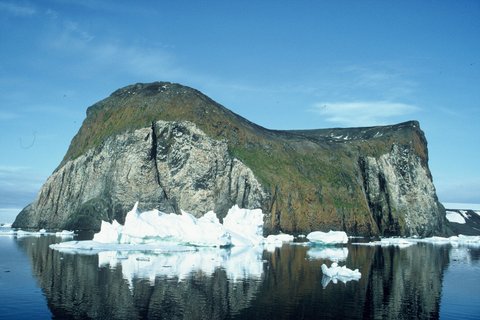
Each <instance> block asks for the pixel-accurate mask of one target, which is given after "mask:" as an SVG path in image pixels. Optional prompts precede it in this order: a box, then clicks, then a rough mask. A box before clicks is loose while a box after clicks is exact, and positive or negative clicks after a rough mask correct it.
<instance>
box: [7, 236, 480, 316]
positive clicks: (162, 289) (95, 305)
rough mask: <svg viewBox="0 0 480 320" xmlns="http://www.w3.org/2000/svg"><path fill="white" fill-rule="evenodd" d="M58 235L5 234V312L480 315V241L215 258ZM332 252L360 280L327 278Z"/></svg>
mask: <svg viewBox="0 0 480 320" xmlns="http://www.w3.org/2000/svg"><path fill="white" fill-rule="evenodd" d="M60 241H61V239H60V238H57V237H54V236H41V237H23V238H15V237H10V236H1V237H0V257H1V258H0V259H1V260H0V319H49V318H55V319H70V318H71V319H86V318H97V319H117V318H119V319H141V318H152V319H209V320H211V319H438V318H440V319H479V318H480V248H472V247H457V248H454V247H452V246H450V245H448V246H435V245H432V244H418V245H414V246H411V247H408V248H403V249H399V248H396V247H384V248H382V247H365V246H355V245H351V244H349V245H348V246H347V249H348V250H346V249H336V251H335V250H334V251H325V250H324V248H321V247H320V248H319V247H309V246H302V245H284V246H283V247H281V248H276V249H273V248H272V249H271V250H270V251H263V252H260V253H258V252H257V255H256V256H255V254H254V255H253V256H252V255H251V254H249V255H247V256H245V257H248V258H244V259H242V258H241V257H242V256H237V257H240V258H241V259H237V260H235V259H234V258H233V256H234V255H233V254H232V253H231V252H228V251H222V252H221V254H220V256H221V257H222V259H227V260H223V261H224V263H223V264H222V263H220V264H218V263H217V264H215V262H216V261H217V260H218V257H219V254H218V252H213V253H212V251H208V252H202V251H198V252H191V253H177V254H164V253H152V252H133V253H130V254H125V253H117V252H110V253H104V254H100V255H98V254H91V255H78V254H68V253H61V252H58V251H53V250H51V249H49V247H48V246H49V245H50V244H52V243H56V242H60ZM230 256H231V257H232V260H231V261H230V262H231V263H230V262H229V260H228V259H229V257H230ZM333 256H335V257H336V259H340V260H343V259H346V260H344V261H341V262H340V264H341V265H343V264H346V265H347V266H348V267H349V268H351V269H355V268H358V269H359V270H360V272H361V273H362V277H361V279H360V280H358V281H348V282H346V283H343V282H341V281H338V282H337V283H334V282H333V281H329V279H328V278H325V277H324V276H323V274H322V271H321V265H322V263H326V264H327V265H330V264H331V261H330V258H333ZM252 257H254V258H252ZM255 257H257V258H255ZM252 259H253V260H252ZM255 259H256V260H255ZM225 261H226V262H225ZM242 264H243V265H242ZM215 265H216V266H217V267H215ZM219 265H220V266H219ZM208 266H210V267H208Z"/></svg>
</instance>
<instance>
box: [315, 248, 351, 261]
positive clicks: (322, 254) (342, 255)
mask: <svg viewBox="0 0 480 320" xmlns="http://www.w3.org/2000/svg"><path fill="white" fill-rule="evenodd" d="M307 257H308V258H309V259H311V260H320V259H322V260H330V261H333V262H338V261H345V260H347V257H348V248H332V247H311V248H310V249H308V251H307Z"/></svg>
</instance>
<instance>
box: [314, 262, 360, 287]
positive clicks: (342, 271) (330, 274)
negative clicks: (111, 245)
mask: <svg viewBox="0 0 480 320" xmlns="http://www.w3.org/2000/svg"><path fill="white" fill-rule="evenodd" d="M322 272H323V278H322V286H323V288H325V287H326V286H327V285H328V284H329V283H330V281H331V282H333V283H334V284H336V283H337V281H338V280H340V281H341V282H343V283H347V282H348V281H352V280H356V281H358V280H360V278H361V277H362V274H361V273H360V271H358V269H355V270H351V269H349V268H347V267H346V266H341V267H340V266H338V264H337V263H336V262H333V263H332V264H331V265H330V268H329V267H327V265H326V264H322Z"/></svg>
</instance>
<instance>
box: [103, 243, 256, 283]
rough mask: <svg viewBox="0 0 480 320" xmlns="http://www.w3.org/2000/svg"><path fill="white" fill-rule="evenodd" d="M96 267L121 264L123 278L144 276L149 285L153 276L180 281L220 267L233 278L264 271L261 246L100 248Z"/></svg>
mask: <svg viewBox="0 0 480 320" xmlns="http://www.w3.org/2000/svg"><path fill="white" fill-rule="evenodd" d="M98 264H99V267H109V268H111V269H115V268H118V267H121V270H122V274H123V278H124V279H126V280H127V281H128V282H129V283H130V284H131V285H132V284H133V279H146V280H149V281H150V283H151V284H152V285H154V284H155V278H156V277H165V278H168V279H178V281H182V280H184V279H185V278H187V277H188V276H189V275H191V274H192V273H196V272H201V273H203V274H205V275H207V276H212V275H213V273H214V272H215V271H216V270H217V269H219V268H221V269H223V270H225V272H226V274H227V278H228V279H230V280H232V281H234V282H235V281H239V280H244V279H260V278H261V277H262V274H263V261H262V248H259V247H232V248H229V249H219V248H196V250H185V251H177V252H155V251H143V252H139V251H103V252H98Z"/></svg>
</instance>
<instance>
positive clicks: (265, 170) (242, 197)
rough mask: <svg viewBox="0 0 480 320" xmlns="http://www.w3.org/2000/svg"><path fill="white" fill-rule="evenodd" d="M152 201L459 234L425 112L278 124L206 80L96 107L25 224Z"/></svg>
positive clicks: (116, 212) (95, 216)
mask: <svg viewBox="0 0 480 320" xmlns="http://www.w3.org/2000/svg"><path fill="white" fill-rule="evenodd" d="M137 200H138V201H140V206H141V207H143V208H145V209H152V208H157V209H159V210H162V211H166V212H177V213H178V212H180V210H185V211H188V212H191V213H193V214H194V215H196V216H200V215H202V214H204V213H206V212H207V211H209V210H214V211H215V212H216V213H217V214H218V215H219V217H220V218H222V217H223V216H225V214H226V212H227V210H228V208H230V207H231V206H232V205H234V204H237V205H239V206H241V207H245V208H261V209H262V210H263V211H264V213H265V214H266V216H265V232H266V233H271V232H278V231H283V232H290V233H305V232H309V231H311V230H325V231H328V230H329V229H341V230H345V231H347V232H348V233H350V234H359V235H420V236H427V235H432V234H445V233H448V232H449V230H448V229H447V222H446V220H445V214H444V213H445V210H444V208H443V207H442V206H441V204H440V203H439V202H438V200H437V196H436V193H435V188H434V185H433V182H432V177H431V174H430V171H429V168H428V152H427V143H426V139H425V137H424V134H423V132H422V131H421V130H420V128H419V124H418V122H415V121H411V122H406V123H402V124H398V125H392V126H383V127H370V128H350V129H321V130H296V131H275V130H268V129H265V128H263V127H260V126H258V125H256V124H254V123H252V122H250V121H248V120H246V119H244V118H242V117H240V116H239V115H236V114H234V113H233V112H231V111H229V110H228V109H226V108H224V107H223V106H221V105H219V104H217V103H216V102H214V101H213V100H211V99H210V98H208V97H206V96H205V95H203V94H202V93H200V92H199V91H197V90H194V89H191V88H188V87H185V86H182V85H179V84H173V83H167V82H155V83H149V84H135V85H131V86H128V87H125V88H123V89H120V90H117V91H116V92H114V93H113V94H112V95H111V96H110V97H108V98H107V99H105V100H102V101H100V102H98V103H96V104H95V105H93V106H91V107H90V108H88V110H87V118H86V119H85V121H84V123H83V125H82V127H81V128H80V130H79V132H78V133H77V135H76V136H75V137H74V138H73V140H72V143H71V145H70V147H69V149H68V151H67V154H66V155H65V157H64V159H63V161H62V162H61V164H60V165H59V167H58V168H57V169H56V170H55V172H54V173H53V174H52V175H51V177H50V178H49V179H48V180H47V182H46V183H45V184H44V185H43V187H42V189H41V190H40V192H39V194H38V197H37V199H36V200H35V201H34V202H33V203H32V204H30V205H29V206H27V207H26V208H25V209H24V210H23V211H22V212H21V213H20V214H19V216H18V217H17V219H16V221H15V223H14V226H15V227H22V228H40V227H42V228H80V229H98V228H99V225H100V221H101V220H108V221H111V220H113V219H117V220H119V221H120V222H123V220H124V217H125V214H126V212H127V211H128V209H129V208H130V207H131V206H132V204H133V203H134V202H135V201H137Z"/></svg>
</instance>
